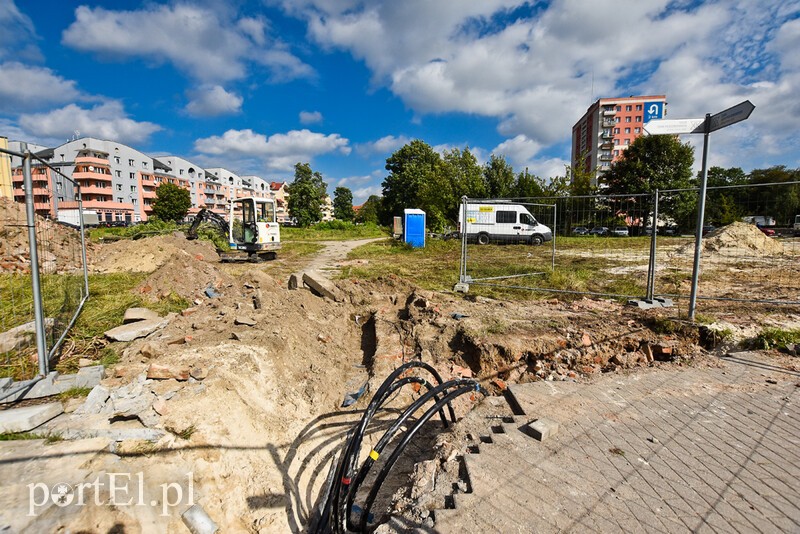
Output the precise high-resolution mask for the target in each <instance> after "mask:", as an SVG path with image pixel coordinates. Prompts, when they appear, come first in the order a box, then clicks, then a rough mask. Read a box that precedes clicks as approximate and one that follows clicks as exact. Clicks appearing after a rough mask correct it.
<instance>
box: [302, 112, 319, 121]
mask: <svg viewBox="0 0 800 534" xmlns="http://www.w3.org/2000/svg"><path fill="white" fill-rule="evenodd" d="M318 122H322V113H320V112H319V111H301V112H300V124H316V123H318Z"/></svg>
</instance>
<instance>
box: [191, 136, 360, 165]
mask: <svg viewBox="0 0 800 534" xmlns="http://www.w3.org/2000/svg"><path fill="white" fill-rule="evenodd" d="M194 148H195V150H196V151H197V152H200V153H203V154H206V155H209V156H224V157H225V158H226V159H235V158H237V157H240V158H258V159H260V160H261V161H263V163H264V166H265V167H266V168H267V169H270V170H279V171H290V170H291V169H293V168H294V165H295V164H296V163H298V162H308V161H311V160H312V159H313V158H314V157H315V156H320V155H323V154H329V153H335V152H338V153H340V154H344V155H347V154H349V153H350V146H349V141H348V140H347V139H346V138H344V137H342V136H340V135H339V134H328V135H325V134H321V133H317V132H312V131H310V130H306V129H303V130H291V131H289V132H286V133H278V134H273V135H271V136H269V137H267V136H266V135H264V134H260V133H256V132H254V131H253V130H250V129H246V130H228V131H226V132H225V133H224V134H222V135H221V136H218V135H214V136H211V137H206V138H203V139H198V140H196V141H195V143H194Z"/></svg>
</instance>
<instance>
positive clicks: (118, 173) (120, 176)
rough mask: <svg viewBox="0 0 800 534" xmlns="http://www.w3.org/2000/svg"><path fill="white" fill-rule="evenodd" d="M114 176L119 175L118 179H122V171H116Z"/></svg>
mask: <svg viewBox="0 0 800 534" xmlns="http://www.w3.org/2000/svg"><path fill="white" fill-rule="evenodd" d="M114 174H116V175H117V178H122V171H114Z"/></svg>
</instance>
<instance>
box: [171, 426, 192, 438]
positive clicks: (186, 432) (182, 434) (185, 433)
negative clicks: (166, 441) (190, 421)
mask: <svg viewBox="0 0 800 534" xmlns="http://www.w3.org/2000/svg"><path fill="white" fill-rule="evenodd" d="M164 428H165V429H166V431H167V432H169V433H170V434H173V435H175V436H178V437H179V438H181V439H185V440H189V439H191V437H192V434H194V432H195V430H197V429H196V428H195V426H194V425H189V426H187V427H186V428H184V429H183V430H178V429H177V428H173V427H170V426H167V427H164Z"/></svg>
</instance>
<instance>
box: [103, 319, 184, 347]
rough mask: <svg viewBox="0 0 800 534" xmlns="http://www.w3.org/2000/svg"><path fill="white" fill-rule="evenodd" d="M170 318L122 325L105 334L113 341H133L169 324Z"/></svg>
mask: <svg viewBox="0 0 800 534" xmlns="http://www.w3.org/2000/svg"><path fill="white" fill-rule="evenodd" d="M169 321H170V317H169V316H167V317H164V318H158V319H149V320H145V321H136V322H135V323H129V324H123V325H121V326H118V327H116V328H112V329H111V330H108V331H107V332H105V335H106V337H107V338H109V339H112V340H114V341H133V340H134V339H139V338H140V337H145V336H148V335H150V334H152V333H153V332H155V331H157V330H160V329H162V328H164V327H165V326H167V325H168V324H169Z"/></svg>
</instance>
